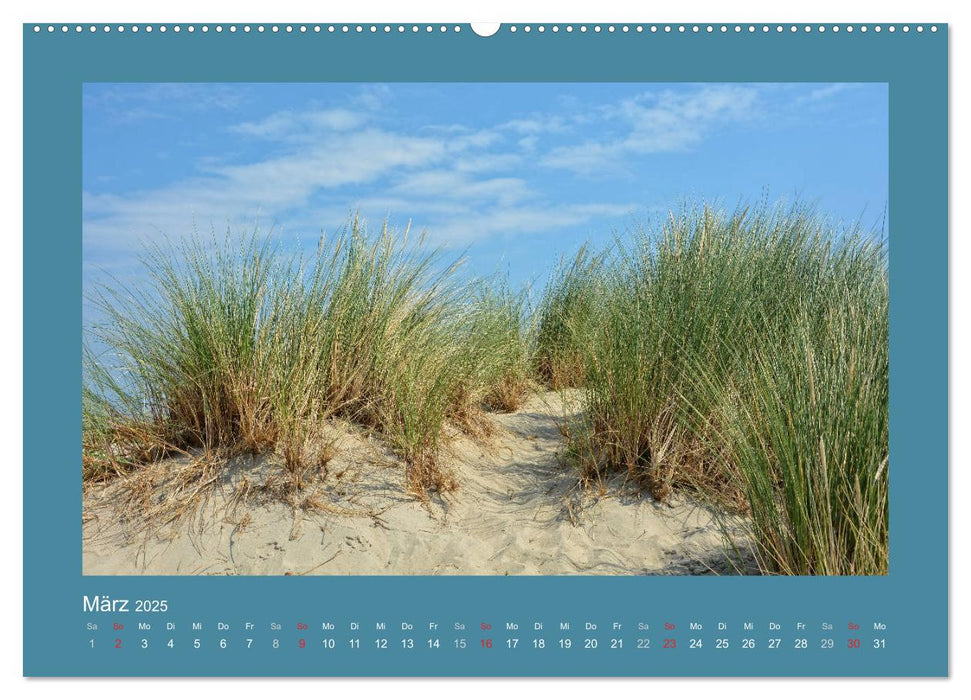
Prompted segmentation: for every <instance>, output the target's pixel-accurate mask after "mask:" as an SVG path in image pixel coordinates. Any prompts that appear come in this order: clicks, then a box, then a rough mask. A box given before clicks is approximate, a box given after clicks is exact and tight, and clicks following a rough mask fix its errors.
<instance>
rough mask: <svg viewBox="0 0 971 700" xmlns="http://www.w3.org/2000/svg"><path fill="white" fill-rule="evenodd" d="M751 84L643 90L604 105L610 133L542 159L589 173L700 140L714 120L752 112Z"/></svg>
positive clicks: (621, 166) (714, 124)
mask: <svg viewBox="0 0 971 700" xmlns="http://www.w3.org/2000/svg"><path fill="white" fill-rule="evenodd" d="M757 95H758V93H757V91H756V90H755V88H750V87H741V86H735V85H720V86H711V87H705V88H701V89H699V90H696V91H694V92H688V93H683V92H673V91H665V92H662V93H659V94H655V93H647V94H644V95H640V96H638V97H635V98H632V99H627V100H623V101H621V102H619V103H617V104H614V105H607V106H605V107H604V108H603V110H602V112H603V116H604V117H605V119H606V120H607V122H608V124H609V125H611V126H614V128H615V131H614V133H613V135H611V136H609V137H606V138H603V139H600V140H590V141H586V142H583V143H580V144H576V145H569V146H560V147H557V148H554V149H553V150H552V151H551V152H550V153H548V154H547V155H546V157H544V158H543V159H542V161H541V163H542V164H543V165H545V166H547V167H551V168H564V169H566V170H570V171H573V172H575V173H578V174H583V175H590V174H594V173H597V172H601V171H604V170H610V171H613V170H623V169H624V168H625V167H626V160H627V159H629V158H630V157H631V156H633V155H647V154H651V153H663V152H668V151H678V150H683V149H686V148H690V147H691V146H695V145H697V144H698V143H700V142H701V141H702V140H703V139H704V138H705V137H706V136H707V135H708V134H709V133H710V132H711V131H712V130H714V129H715V128H716V127H717V126H718V125H720V124H723V123H727V122H736V121H740V120H743V119H746V118H748V117H750V116H751V115H752V111H753V109H754V108H755V106H756V100H757Z"/></svg>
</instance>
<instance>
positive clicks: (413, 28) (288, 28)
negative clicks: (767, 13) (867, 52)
mask: <svg viewBox="0 0 971 700" xmlns="http://www.w3.org/2000/svg"><path fill="white" fill-rule="evenodd" d="M44 29H45V27H42V26H41V25H39V24H35V25H34V32H35V33H39V32H42V31H44ZM58 29H60V31H61V32H62V33H67V32H70V31H71V30H72V29H73V31H74V32H76V33H79V34H80V33H82V32H84V31H88V32H90V33H95V32H99V31H100V32H105V33H108V32H118V33H119V34H121V33H124V32H126V31H128V32H131V33H133V34H135V33H138V32H139V31H143V32H146V33H151V32H153V31H156V27H153V26H152V25H150V24H147V25H144V26H141V27H140V26H139V25H130V26H125V25H123V24H119V25H116V26H111V25H108V24H106V25H103V26H98V25H94V24H92V25H88V26H83V25H80V24H77V25H74V26H73V27H71V26H69V25H66V24H62V25H60V26H59V27H58V26H55V25H53V24H49V25H47V27H46V30H47V31H48V32H49V33H54V32H56V31H58ZM196 29H197V27H196V26H195V25H192V24H190V25H186V26H185V27H183V26H182V25H179V24H175V25H172V26H171V27H169V26H167V25H164V24H162V25H159V26H158V27H157V31H159V32H160V33H162V34H164V33H166V32H168V31H172V32H174V33H176V34H179V33H181V32H182V31H186V32H188V33H190V34H192V33H194V32H195V31H196ZM508 29H509V31H510V32H512V33H516V32H518V31H520V29H521V30H522V31H523V32H526V33H530V32H532V31H533V30H534V29H535V30H536V31H537V32H539V33H540V34H543V33H545V32H546V31H547V29H549V31H551V32H553V33H558V32H560V31H564V32H566V33H568V34H569V33H571V32H574V31H578V32H580V33H581V34H582V33H585V32H588V31H592V32H594V33H600V32H602V31H604V30H606V31H607V32H608V33H612V32H616V31H618V30H619V31H620V32H623V33H628V32H637V33H643V32H650V33H658V32H663V33H666V34H670V33H672V32H678V33H681V34H686V33H692V34H701V33H708V34H714V33H716V32H721V33H723V34H725V33H728V32H735V33H736V34H740V33H742V32H746V31H747V32H748V33H749V34H755V33H757V32H762V33H763V34H768V33H770V32H773V31H774V32H776V33H783V32H789V33H796V32H800V31H802V32H804V33H806V34H808V33H810V32H818V33H823V32H833V33H838V32H840V31H845V32H848V33H853V32H854V31H859V32H862V33H866V32H868V31H871V30H872V31H874V32H876V33H880V32H882V31H884V29H886V31H888V32H890V33H894V32H896V31H897V30H898V29H899V30H900V31H902V32H904V33H905V34H906V33H908V32H910V31H911V27H910V25H907V24H905V25H903V26H901V27H899V28H898V27H897V26H896V25H889V26H887V27H883V26H881V25H873V26H872V27H871V26H868V25H865V24H863V25H859V26H854V25H852V24H850V25H846V26H842V27H841V26H839V25H832V26H829V27H827V26H825V25H822V24H820V25H809V24H807V25H804V26H797V25H795V24H792V25H782V24H776V25H771V26H770V25H768V24H762V25H754V24H749V25H744V26H743V25H740V24H736V25H726V24H722V25H711V24H707V25H698V24H692V25H685V24H679V25H670V24H664V25H657V24H651V25H643V24H637V25H629V24H624V25H613V24H609V25H606V26H601V25H599V24H595V25H591V26H588V25H585V24H580V25H576V26H574V25H572V24H567V25H564V26H562V27H561V26H560V25H555V24H554V25H552V26H550V27H548V28H547V27H546V26H545V25H542V24H540V25H537V26H535V27H534V26H532V25H528V24H527V25H523V26H519V25H515V24H513V25H510V26H509V28H508ZM913 29H914V30H915V31H917V32H923V31H924V26H923V25H920V24H918V25H916V26H915V27H913ZM198 30H199V31H201V32H202V33H203V34H205V33H208V32H209V31H210V30H213V31H215V32H216V33H221V32H223V31H228V32H229V33H231V34H233V33H236V32H243V33H244V34H245V33H250V32H257V33H260V32H267V31H269V32H271V33H274V34H276V33H280V32H284V33H287V34H294V33H298V34H307V33H315V34H320V33H321V32H327V33H330V34H338V33H340V34H350V33H356V34H363V33H365V32H367V33H371V34H377V33H379V32H383V33H385V34H390V33H392V32H397V33H399V34H404V33H407V32H411V33H413V34H417V33H419V32H423V33H441V34H444V33H447V32H456V33H457V32H461V31H462V27H461V26H459V25H457V24H456V25H452V26H449V25H444V24H442V25H431V24H427V25H417V24H411V25H404V24H398V25H390V24H385V25H376V24H371V25H364V24H357V25H348V24H341V25H334V24H330V25H326V26H322V25H319V24H314V25H307V24H299V25H293V24H287V25H282V26H281V25H277V24H273V25H269V26H267V25H263V24H258V25H249V24H245V25H242V26H237V25H235V24H231V25H228V26H225V27H224V26H223V25H221V24H217V25H216V26H214V27H210V26H209V25H207V24H203V25H201V26H199V27H198ZM930 31H932V32H936V31H937V27H936V26H935V25H931V27H930Z"/></svg>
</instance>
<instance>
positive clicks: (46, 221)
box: [23, 24, 948, 676]
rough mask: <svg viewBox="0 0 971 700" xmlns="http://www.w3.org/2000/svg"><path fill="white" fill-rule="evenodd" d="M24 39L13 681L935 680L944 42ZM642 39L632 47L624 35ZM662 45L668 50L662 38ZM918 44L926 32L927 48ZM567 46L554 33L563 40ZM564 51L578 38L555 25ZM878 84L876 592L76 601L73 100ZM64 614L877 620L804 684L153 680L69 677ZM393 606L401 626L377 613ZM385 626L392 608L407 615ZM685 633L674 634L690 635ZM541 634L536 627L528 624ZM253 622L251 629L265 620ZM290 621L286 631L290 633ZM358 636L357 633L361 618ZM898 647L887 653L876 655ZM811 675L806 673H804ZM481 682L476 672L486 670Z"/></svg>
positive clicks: (676, 580) (383, 586)
mask: <svg viewBox="0 0 971 700" xmlns="http://www.w3.org/2000/svg"><path fill="white" fill-rule="evenodd" d="M75 26H76V25H74V24H72V25H69V31H67V32H62V31H61V25H59V24H58V25H54V27H53V28H54V31H52V32H50V31H48V25H40V31H35V27H34V25H24V28H23V32H24V37H23V39H24V239H23V243H24V248H23V250H24V253H23V255H24V268H23V270H24V289H23V291H24V309H23V311H24V348H23V349H24V465H23V468H24V673H25V674H26V675H67V676H84V675H387V676H412V675H418V676H426V675H504V676H517V675H582V676H600V675H714V676H736V675H825V676H830V675H835V676H843V675H848V676H853V675H944V674H946V673H947V672H948V131H947V130H948V101H947V94H948V92H947V91H948V73H947V61H948V54H947V51H948V43H947V41H948V40H947V36H948V30H947V26H946V25H930V24H925V25H922V26H923V29H924V30H923V31H922V32H920V33H918V32H917V31H916V26H917V25H916V24H914V25H910V29H911V31H909V32H904V31H903V25H896V26H895V29H896V31H894V32H890V31H889V27H890V25H882V26H881V28H882V31H881V32H879V33H877V32H875V31H873V26H874V25H871V26H870V31H867V32H865V33H864V32H862V31H861V27H860V25H856V26H855V27H854V28H855V30H856V31H854V32H852V33H851V32H849V31H847V27H846V25H840V28H841V30H842V31H839V32H838V33H837V32H834V31H832V25H826V31H824V32H820V31H819V29H818V26H819V25H816V24H814V25H811V26H810V27H809V28H808V29H809V30H808V31H807V30H806V27H805V26H804V25H798V26H797V27H795V31H793V30H792V26H791V25H785V26H784V27H783V30H782V31H781V32H779V31H776V25H770V31H768V32H763V31H762V25H756V31H754V32H750V31H749V30H748V25H742V26H741V27H740V28H739V30H738V31H736V30H735V25H729V26H728V27H727V31H724V32H723V31H721V29H720V27H721V25H715V28H714V31H713V32H711V33H709V32H708V31H707V29H706V26H707V25H701V28H700V30H699V31H698V32H697V33H696V32H695V31H694V29H693V27H694V25H686V26H685V28H684V30H682V29H681V25H670V26H668V25H659V26H658V27H657V28H656V31H651V30H650V26H651V25H629V30H628V31H626V32H625V31H624V30H623V28H622V27H623V25H614V26H615V27H616V30H615V31H610V30H609V29H608V28H607V27H608V25H603V31H599V32H597V31H595V30H594V28H593V27H594V25H586V26H587V27H588V31H586V32H580V31H579V29H576V30H575V31H573V32H569V33H568V32H566V31H565V30H562V31H558V32H555V33H554V32H552V31H551V30H550V29H549V27H551V26H552V25H547V31H545V32H543V33H540V32H539V31H538V26H537V25H533V27H534V31H532V32H530V33H526V32H524V31H523V25H520V26H519V31H518V32H512V31H510V30H509V27H508V26H507V25H504V26H503V28H502V29H501V30H500V31H499V32H498V33H497V34H496V35H494V36H492V37H488V38H483V37H479V36H476V35H475V34H474V33H473V32H472V31H471V29H470V28H469V26H468V25H461V30H462V31H460V32H457V33H456V32H455V31H454V29H453V27H454V25H449V27H448V31H445V32H441V31H440V30H439V25H435V27H434V28H433V31H432V32H427V31H424V28H425V26H426V25H421V29H422V30H421V31H419V32H417V33H415V32H412V31H410V27H411V25H406V27H407V29H408V30H407V31H405V32H403V33H399V32H398V31H397V25H392V27H391V31H390V32H389V33H386V32H385V31H384V28H383V25H378V26H377V27H376V31H375V32H373V33H372V32H371V29H370V27H371V25H370V24H368V25H363V26H362V28H361V31H360V32H359V31H358V30H357V25H349V29H348V31H347V32H346V33H345V32H344V31H343V25H340V26H338V27H336V31H335V32H333V33H331V32H329V31H328V27H327V25H324V26H323V27H322V31H321V32H319V33H318V32H316V31H314V29H313V27H314V26H315V25H305V26H306V27H307V28H308V30H307V31H306V32H301V31H300V29H299V28H300V27H301V26H302V25H289V26H291V28H292V31H287V30H286V27H287V26H288V25H276V26H277V27H278V31H273V30H272V27H273V26H275V25H269V24H268V25H264V26H265V28H266V29H265V31H263V32H260V31H258V30H257V26H258V25H249V26H250V27H252V31H250V32H244V31H243V30H242V27H243V26H244V25H242V24H240V25H238V27H239V28H240V29H239V30H238V31H236V32H232V31H230V29H229V27H230V25H228V24H223V25H218V26H221V27H222V31H216V27H217V25H208V31H203V30H202V26H203V25H198V24H197V25H194V27H193V28H194V31H192V32H189V31H188V27H189V26H190V25H185V24H184V25H181V28H182V31H181V32H179V33H176V32H174V31H173V30H172V28H173V27H174V25H173V24H169V25H167V28H168V31H166V32H165V33H162V32H161V31H159V27H160V25H154V27H153V29H154V31H152V32H151V33H149V32H148V31H147V27H146V26H145V25H139V29H140V30H141V31H139V32H137V33H135V32H133V31H132V30H131V26H132V25H126V28H127V31H125V32H124V33H120V32H118V31H117V25H112V31H111V32H109V33H106V32H104V31H103V25H97V27H96V31H94V32H92V31H90V29H89V27H90V25H83V27H82V31H81V32H76V31H75ZM638 26H640V27H642V31H638V30H637V29H636V27H638ZM665 26H668V30H665ZM932 26H933V27H934V28H935V31H931V27H932ZM561 27H565V25H561ZM574 27H577V28H578V27H579V25H574ZM102 81H104V82H126V81H130V82H262V81H272V82H276V81H282V82H305V81H313V82H318V81H319V82H327V81H334V82H368V81H380V82H398V81H401V82H421V81H432V82H478V81H482V82H504V81H516V82H582V81H598V82H599V81H603V82H639V81H643V82H675V81H677V82H682V81H683V82H694V81H698V82H722V81H724V82H777V81H778V82H800V81H804V82H829V81H838V82H883V83H888V84H889V100H890V105H889V106H890V144H889V147H890V188H889V192H890V201H889V222H890V223H889V235H890V251H891V256H890V290H891V292H890V293H891V303H890V330H891V332H890V356H891V364H890V396H891V413H890V443H891V444H890V454H891V455H892V469H891V472H890V475H891V476H890V479H891V487H890V496H891V508H890V518H891V523H890V543H891V560H890V574H889V575H888V576H885V577H858V578H852V577H842V578H840V577H834V578H803V577H794V578H782V577H777V578H772V577H765V578H740V577H732V578H707V577H702V578H692V577H664V578H653V577H617V578H614V577H599V576H589V577H580V576H577V577H543V578H538V577H428V576H417V577H377V576H368V577H346V578H345V577H317V578H294V577H239V578H235V579H226V578H219V579H211V578H193V577H82V576H81V573H80V572H81V532H80V522H81V518H80V516H81V485H80V479H79V478H78V474H79V463H80V443H81V441H80V420H79V406H80V343H81V335H80V333H81V303H80V294H81V88H82V84H83V83H85V82H102ZM83 594H88V595H94V594H107V595H115V596H119V597H125V598H132V599H134V598H141V597H144V598H152V597H164V598H167V599H168V600H169V601H170V604H171V605H172V614H174V615H185V616H191V615H193V614H195V611H196V610H198V608H193V607H192V606H193V605H196V606H200V605H201V606H206V607H208V608H210V609H211V610H216V611H223V610H225V611H226V614H227V615H230V614H232V611H233V610H237V611H238V610H242V609H247V610H253V609H256V610H261V607H260V606H264V607H263V608H262V610H264V611H266V610H270V609H272V611H273V613H274V615H276V616H278V617H280V618H285V619H288V620H293V619H297V617H296V616H298V615H304V616H307V615H311V616H312V615H316V617H318V618H319V617H321V616H324V615H331V616H335V617H339V616H340V615H341V614H342V611H345V610H346V609H347V608H348V607H349V606H352V605H354V602H355V601H360V602H362V604H363V603H367V604H368V605H371V606H372V609H371V612H370V613H369V615H370V616H372V617H374V618H375V619H377V618H378V617H380V616H382V615H384V616H386V617H387V618H388V619H390V620H394V619H398V618H400V617H401V616H402V612H401V610H402V609H406V610H408V611H409V612H408V613H406V614H408V615H412V614H413V616H414V617H415V618H417V619H424V618H426V617H428V616H434V617H436V618H441V619H442V620H448V619H450V616H451V617H455V618H456V619H458V618H459V617H461V618H462V619H470V620H476V619H479V618H482V617H486V616H489V615H491V616H493V617H494V618H496V619H506V618H511V617H514V616H517V615H518V616H520V617H521V618H522V619H531V618H532V617H536V616H537V615H538V614H539V613H538V612H537V611H539V612H544V611H551V612H550V613H549V614H550V615H552V616H554V617H555V614H556V612H555V611H556V610H558V609H562V608H567V609H570V610H574V609H581V610H590V611H591V614H594V612H595V611H596V614H597V615H601V616H609V615H624V616H625V617H630V615H632V614H635V613H636V614H637V615H641V616H643V617H651V619H656V620H659V619H661V616H664V615H672V616H674V615H679V616H681V619H686V616H688V615H689V614H690V616H694V617H697V618H699V619H705V618H707V619H711V617H712V616H716V615H720V616H721V617H729V618H732V616H734V617H736V618H739V619H742V618H743V617H744V619H755V620H760V619H765V620H768V619H774V618H782V619H789V618H791V617H792V615H793V614H795V613H794V612H793V611H794V610H795V611H797V612H798V614H799V615H802V616H805V617H807V618H811V619H814V618H813V616H814V615H815V616H829V617H833V618H835V619H839V620H841V619H843V618H849V617H859V618H861V619H881V618H882V619H885V620H886V621H887V623H888V627H889V631H890V632H891V634H892V636H893V639H894V643H893V645H892V646H891V647H889V648H888V649H887V653H886V654H883V655H880V656H879V657H876V656H873V655H865V656H863V657H862V659H854V660H853V662H852V663H851V662H850V661H847V659H846V655H842V656H831V657H828V658H820V660H819V662H818V664H817V665H815V666H813V665H812V664H810V665H809V667H808V668H809V670H807V666H806V665H805V663H800V662H799V661H798V660H796V659H794V658H791V657H789V656H780V657H777V658H776V659H775V660H774V661H771V662H770V660H769V659H768V658H767V657H765V656H762V655H758V656H756V655H752V656H750V657H748V658H745V659H740V658H738V657H736V656H730V657H724V658H717V657H705V658H706V661H705V665H704V667H702V668H698V667H694V664H693V663H692V662H689V661H688V660H687V657H686V656H685V655H680V656H679V657H677V658H672V659H664V661H665V663H664V664H660V663H659V662H658V661H657V660H654V661H650V662H644V663H641V662H638V663H631V662H630V659H629V658H627V657H625V659H624V660H620V659H610V658H601V657H598V659H599V660H597V661H596V662H595V663H594V662H592V661H585V660H584V657H578V656H576V655H574V656H570V655H563V654H556V653H550V654H547V655H546V656H544V657H543V658H541V659H537V658H536V657H531V656H530V655H528V654H526V655H521V656H520V657H505V656H503V657H498V658H499V660H498V661H495V660H492V659H490V661H489V664H484V663H483V662H481V661H479V660H478V657H468V656H466V657H454V658H453V657H444V658H448V659H449V660H448V663H447V664H445V665H440V664H438V663H432V662H431V661H429V660H422V659H420V658H419V659H418V660H415V657H411V658H409V657H407V656H405V655H403V654H402V653H400V652H391V653H389V655H388V656H386V657H383V662H382V665H381V666H380V667H376V666H375V665H374V659H373V658H364V659H361V660H355V659H350V658H347V659H345V658H342V657H341V658H339V659H338V662H337V663H327V664H320V663H312V664H308V662H307V661H306V660H305V658H304V659H303V660H301V659H293V658H290V657H279V658H276V659H265V658H264V659H262V660H259V661H252V660H247V659H245V658H244V657H240V656H237V655H234V654H224V655H222V656H220V655H219V654H218V653H217V652H215V651H209V652H204V653H201V654H197V655H195V656H191V655H186V656H182V655H177V656H175V657H173V660H172V661H170V662H169V663H168V665H167V666H161V667H160V666H158V665H157V664H155V663H152V661H151V659H150V658H148V657H145V656H143V657H138V656H137V655H132V654H129V655H128V656H127V657H126V658H125V661H124V663H117V662H111V661H106V660H105V659H103V658H102V657H100V656H99V657H90V656H85V655H84V654H82V653H81V647H80V643H81V642H82V641H83V638H84V636H83V635H84V633H83V631H82V630H81V629H80V628H81V625H82V621H83V620H84V619H86V617H84V616H82V613H81V596H82V595H83ZM398 601H400V606H399V605H398ZM404 606H407V608H405V607H404ZM689 611H690V612H689ZM544 614H545V613H544ZM267 615H268V613H267V612H257V613H255V614H254V615H253V617H254V618H255V619H257V620H259V619H263V618H267ZM288 616H289V617H288ZM364 617H367V616H364ZM894 633H895V634H894ZM814 663H815V662H814ZM490 664H491V665H490Z"/></svg>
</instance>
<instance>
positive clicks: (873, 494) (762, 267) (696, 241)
mask: <svg viewBox="0 0 971 700" xmlns="http://www.w3.org/2000/svg"><path fill="white" fill-rule="evenodd" d="M570 274H573V270H572V269H570V270H568V271H567V275H570ZM594 279H595V280H596V282H594V281H593V280H594ZM587 284H590V285H593V284H596V285H597V287H596V289H597V293H592V292H591V293H589V294H588V295H587V296H588V297H590V298H595V302H593V310H592V311H586V312H585V313H586V314H588V315H589V316H590V317H591V318H593V319H595V320H594V321H591V322H589V323H581V324H579V325H576V326H569V328H570V334H571V335H572V337H573V340H572V342H573V344H574V346H575V349H574V351H575V352H579V353H580V354H581V356H582V358H583V361H582V369H580V370H579V373H580V374H581V375H582V376H583V392H584V404H585V408H586V412H585V416H584V420H583V421H582V424H581V426H580V427H579V429H577V430H575V431H574V433H573V434H572V435H571V445H570V450H571V453H572V454H573V455H574V458H575V459H576V460H577V461H579V463H580V465H581V466H582V468H583V469H584V470H586V471H587V472H588V473H590V472H599V471H602V470H611V469H619V470H622V471H625V472H626V473H628V474H629V475H630V476H631V477H632V478H634V479H636V480H638V481H640V482H642V483H644V484H645V485H646V486H647V487H648V488H649V489H650V490H651V491H652V492H653V493H654V495H655V496H656V497H658V498H661V499H664V498H666V497H667V496H668V495H669V493H670V492H671V490H672V488H677V487H687V488H690V489H693V490H694V491H695V492H696V493H698V494H700V495H702V496H704V497H709V498H712V499H713V500H717V501H719V502H720V504H722V505H728V506H733V505H734V506H736V507H737V509H740V510H742V511H744V513H745V515H746V516H747V517H745V518H744V519H743V522H744V523H746V526H747V528H748V530H749V533H750V535H751V541H752V542H753V543H754V544H755V547H756V551H755V556H756V557H757V559H758V561H759V564H760V567H761V568H762V569H763V570H766V571H771V572H779V573H786V574H879V573H886V571H887V551H888V549H887V548H888V544H887V507H888V501H887V483H888V461H889V460H888V428H887V425H888V389H887V387H888V306H887V302H888V286H887V265H886V254H885V250H884V248H883V247H882V245H881V243H880V242H879V241H878V239H877V238H876V237H875V236H873V235H871V234H866V233H863V232H860V231H858V230H855V229H846V230H843V229H840V230H837V229H835V228H834V227H832V226H831V225H829V224H828V223H827V222H826V221H825V220H823V219H821V218H820V217H818V216H817V215H816V214H815V213H814V212H813V211H812V210H810V209H805V208H800V207H795V208H791V209H774V210H772V209H767V208H764V207H763V208H760V209H758V210H755V211H750V210H740V211H737V212H735V213H733V214H724V213H720V212H717V211H715V210H712V209H710V208H707V207H701V208H693V209H686V210H684V211H682V212H681V213H678V214H674V215H672V216H671V217H670V219H669V220H668V221H667V222H666V223H664V224H663V225H661V226H660V227H657V228H652V229H648V230H644V231H640V232H637V233H635V235H633V236H632V237H631V238H629V239H628V240H626V241H621V242H619V245H618V248H617V250H616V252H615V253H614V254H613V255H612V256H610V257H608V258H607V259H606V260H604V261H603V263H602V264H601V265H600V268H599V273H598V274H597V275H596V276H595V277H593V278H591V279H590V281H588V282H587ZM564 286H567V285H565V284H564V285H560V286H553V287H552V292H551V293H552V294H553V295H561V291H560V290H561V289H562V288H563V287H564ZM572 294H573V295H574V296H575V297H579V298H582V297H583V296H584V294H583V292H582V291H573V292H572ZM556 298H557V299H558V298H559V297H558V296H557V297H556Z"/></svg>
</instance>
